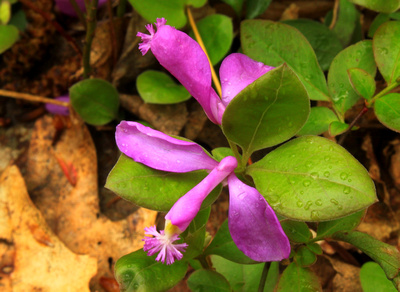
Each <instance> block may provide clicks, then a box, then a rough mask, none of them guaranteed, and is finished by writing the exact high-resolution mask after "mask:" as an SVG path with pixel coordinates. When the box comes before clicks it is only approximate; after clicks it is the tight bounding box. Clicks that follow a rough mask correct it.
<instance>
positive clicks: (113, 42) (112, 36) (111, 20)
mask: <svg viewBox="0 0 400 292" xmlns="http://www.w3.org/2000/svg"><path fill="white" fill-rule="evenodd" d="M107 10H108V24H109V26H110V28H109V29H110V39H111V54H112V57H113V66H115V64H117V53H118V47H117V39H116V37H115V26H114V14H113V10H112V4H111V0H107Z"/></svg>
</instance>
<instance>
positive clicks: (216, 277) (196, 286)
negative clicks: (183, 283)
mask: <svg viewBox="0 0 400 292" xmlns="http://www.w3.org/2000/svg"><path fill="white" fill-rule="evenodd" d="M187 284H188V286H189V288H190V290H191V291H193V292H203V291H210V292H220V291H221V292H223V291H227V292H230V291H232V290H231V286H230V285H229V282H228V280H227V279H225V277H224V276H222V275H221V274H220V273H218V272H215V271H211V270H197V271H195V272H194V273H193V274H191V275H190V277H189V279H188V280H187Z"/></svg>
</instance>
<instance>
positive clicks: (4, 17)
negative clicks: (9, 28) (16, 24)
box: [0, 0, 11, 24]
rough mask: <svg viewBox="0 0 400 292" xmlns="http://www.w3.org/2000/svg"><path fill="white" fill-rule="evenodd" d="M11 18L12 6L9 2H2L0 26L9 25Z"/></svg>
mask: <svg viewBox="0 0 400 292" xmlns="http://www.w3.org/2000/svg"><path fill="white" fill-rule="evenodd" d="M10 18H11V4H10V2H9V1H7V0H2V1H1V2H0V24H7V23H8V22H9V21H10Z"/></svg>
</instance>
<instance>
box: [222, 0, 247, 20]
mask: <svg viewBox="0 0 400 292" xmlns="http://www.w3.org/2000/svg"><path fill="white" fill-rule="evenodd" d="M244 1H245V0H222V2H225V3H226V4H228V5H229V6H231V7H232V8H233V10H235V12H236V15H237V16H239V18H240V17H241V14H242V7H243V3H244Z"/></svg>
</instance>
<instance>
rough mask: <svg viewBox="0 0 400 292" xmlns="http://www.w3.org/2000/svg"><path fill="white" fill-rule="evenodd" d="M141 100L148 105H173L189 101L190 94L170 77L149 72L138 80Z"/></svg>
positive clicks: (161, 73) (142, 74)
mask: <svg viewBox="0 0 400 292" xmlns="http://www.w3.org/2000/svg"><path fill="white" fill-rule="evenodd" d="M136 87H137V90H138V92H139V95H140V96H141V98H142V99H143V100H144V101H145V102H147V103H155V104H173V103H178V102H182V101H185V100H188V99H189V98H190V96H191V95H190V93H189V92H188V91H187V90H186V88H185V87H183V86H182V85H180V84H177V83H176V82H175V81H174V80H173V79H172V78H171V77H170V76H169V75H167V74H166V73H163V72H160V71H154V70H147V71H145V72H143V73H141V74H140V75H139V76H138V77H137V79H136Z"/></svg>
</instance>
